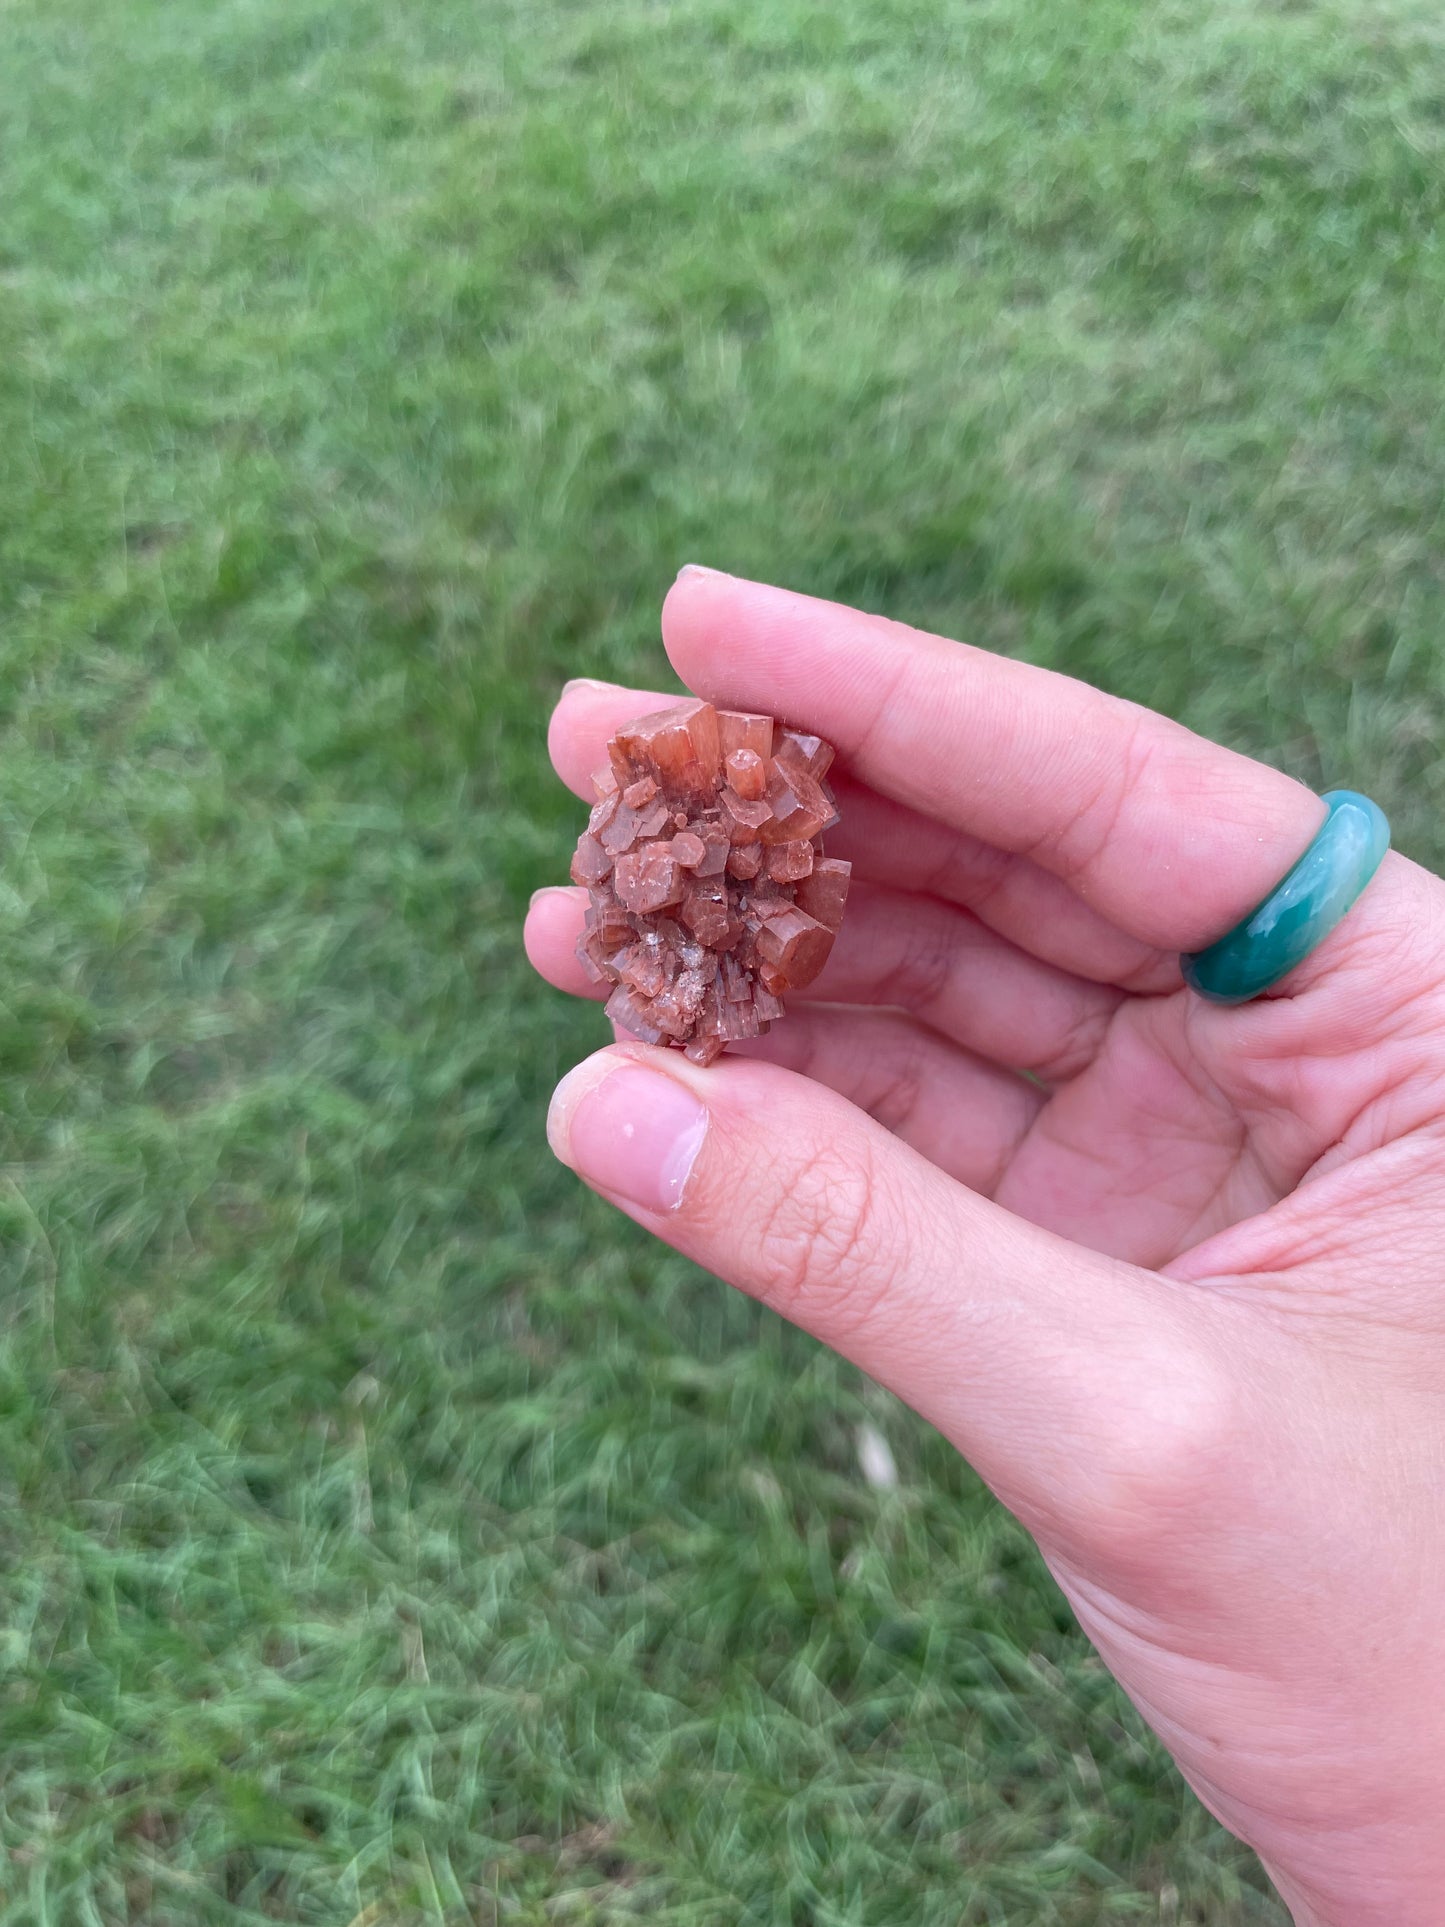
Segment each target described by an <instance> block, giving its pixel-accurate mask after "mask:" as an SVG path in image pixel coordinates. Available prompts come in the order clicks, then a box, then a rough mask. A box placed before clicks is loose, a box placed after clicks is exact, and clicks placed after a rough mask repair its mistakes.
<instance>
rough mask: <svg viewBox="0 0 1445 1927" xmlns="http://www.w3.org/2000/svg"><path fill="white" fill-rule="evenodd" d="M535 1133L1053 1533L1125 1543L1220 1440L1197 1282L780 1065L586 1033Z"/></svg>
mask: <svg viewBox="0 0 1445 1927" xmlns="http://www.w3.org/2000/svg"><path fill="white" fill-rule="evenodd" d="M548 1135H549V1137H550V1139H551V1142H552V1148H553V1149H554V1151H555V1152H556V1154H557V1156H558V1157H559V1158H561V1160H562V1161H563V1163H565V1164H568V1165H570V1166H571V1168H572V1169H573V1170H574V1171H576V1173H577V1174H578V1176H579V1177H581V1178H582V1179H584V1180H585V1182H586V1183H588V1184H589V1185H591V1186H592V1187H593V1189H594V1190H596V1191H599V1192H600V1193H601V1194H602V1195H603V1196H604V1197H606V1198H608V1199H610V1200H611V1202H613V1203H614V1204H616V1205H618V1206H620V1208H621V1209H622V1210H624V1211H626V1212H627V1213H628V1215H629V1216H630V1217H633V1218H635V1219H636V1220H637V1221H638V1222H639V1223H640V1224H643V1225H645V1226H646V1227H647V1228H648V1230H650V1231H653V1232H655V1233H656V1234H657V1235H658V1236H659V1237H661V1238H663V1239H665V1240H666V1241H667V1243H668V1244H670V1245H673V1246H674V1247H675V1248H676V1249H677V1250H679V1251H681V1252H683V1253H685V1254H686V1255H687V1256H688V1257H689V1258H693V1259H695V1260H696V1261H697V1262H698V1263H699V1264H701V1265H704V1266H706V1267H707V1268H708V1269H709V1270H710V1271H714V1272H716V1273H717V1274H718V1275H719V1276H721V1277H723V1278H725V1279H726V1280H727V1281H728V1282H729V1283H730V1284H733V1285H736V1286H738V1287H739V1288H740V1289H742V1290H743V1291H746V1292H748V1293H750V1294H751V1295H752V1296H754V1297H756V1298H759V1299H761V1300H762V1301H763V1303H764V1304H767V1305H769V1306H771V1307H772V1308H773V1309H774V1310H776V1311H778V1312H781V1313H782V1314H783V1316H784V1317H786V1318H789V1319H791V1320H793V1322H794V1323H796V1324H798V1325H801V1326H803V1327H804V1328H805V1329H806V1330H808V1331H810V1332H812V1333H813V1334H814V1335H815V1336H816V1337H818V1338H820V1339H821V1340H822V1341H823V1342H824V1343H825V1344H827V1345H830V1346H831V1347H833V1349H834V1350H836V1351H839V1352H841V1353H842V1354H843V1355H844V1356H845V1357H847V1358H850V1359H851V1360H853V1362H854V1363H855V1364H857V1365H860V1366H861V1367H862V1368H863V1369H864V1370H865V1371H867V1372H868V1373H870V1374H871V1375H872V1376H873V1377H875V1378H877V1379H878V1380H880V1381H881V1382H882V1383H883V1384H885V1385H887V1386H889V1387H890V1388H891V1389H892V1390H893V1391H895V1392H897V1393H898V1395H899V1396H900V1397H902V1398H903V1399H905V1400H906V1401H907V1402H908V1403H909V1404H910V1405H912V1406H913V1407H914V1408H915V1409H916V1410H917V1411H918V1412H920V1413H921V1414H922V1415H923V1416H924V1417H925V1418H926V1419H928V1420H929V1421H930V1422H931V1423H932V1424H934V1425H935V1426H937V1427H938V1429H939V1430H940V1431H941V1432H943V1433H944V1434H945V1436H947V1437H948V1438H949V1439H951V1440H952V1441H953V1442H954V1444H956V1445H957V1446H958V1447H959V1449H960V1450H961V1451H962V1452H964V1453H965V1454H966V1456H967V1457H968V1458H969V1459H970V1460H971V1461H972V1463H973V1464H974V1466H975V1467H976V1468H977V1470H978V1471H979V1472H980V1473H981V1474H982V1475H983V1477H984V1478H985V1479H987V1481H988V1482H989V1484H990V1485H991V1486H992V1487H993V1488H994V1490H995V1491H996V1492H997V1493H998V1495H999V1497H1000V1498H1002V1499H1003V1500H1004V1502H1005V1504H1007V1505H1008V1506H1009V1507H1010V1508H1011V1509H1012V1510H1013V1511H1014V1512H1016V1513H1018V1515H1019V1516H1020V1517H1021V1518H1022V1519H1023V1521H1024V1523H1025V1524H1026V1525H1028V1526H1029V1527H1030V1529H1031V1530H1033V1531H1035V1532H1037V1533H1039V1534H1041V1535H1045V1536H1047V1537H1048V1539H1049V1540H1050V1541H1051V1542H1052V1543H1053V1544H1054V1545H1055V1546H1056V1547H1059V1548H1060V1549H1062V1550H1065V1551H1069V1552H1077V1553H1079V1554H1082V1555H1085V1556H1087V1557H1089V1558H1090V1559H1091V1562H1092V1560H1093V1559H1094V1558H1095V1557H1096V1556H1097V1555H1098V1554H1099V1553H1100V1552H1104V1551H1106V1550H1107V1542H1108V1541H1110V1540H1118V1539H1122V1541H1123V1543H1122V1544H1121V1545H1120V1546H1119V1548H1118V1549H1119V1551H1120V1552H1125V1551H1127V1553H1128V1555H1129V1557H1130V1562H1131V1563H1132V1560H1133V1557H1134V1555H1136V1554H1137V1553H1138V1552H1139V1551H1141V1550H1142V1547H1141V1546H1140V1544H1139V1543H1138V1541H1139V1538H1140V1536H1141V1535H1143V1536H1144V1537H1146V1538H1148V1537H1150V1536H1151V1535H1153V1534H1155V1533H1156V1532H1157V1531H1158V1530H1159V1529H1160V1528H1161V1524H1162V1522H1164V1521H1167V1520H1170V1519H1176V1520H1179V1521H1180V1522H1181V1523H1183V1520H1184V1517H1185V1516H1186V1515H1188V1514H1190V1513H1193V1512H1195V1508H1194V1507H1193V1506H1191V1505H1190V1504H1189V1503H1187V1501H1188V1498H1189V1493H1190V1492H1191V1491H1193V1490H1195V1489H1198V1490H1200V1491H1203V1490H1205V1489H1207V1486H1208V1483H1209V1481H1210V1479H1211V1477H1212V1476H1213V1474H1214V1473H1215V1472H1216V1471H1217V1469H1218V1467H1217V1462H1216V1460H1215V1457H1214V1452H1215V1450H1216V1449H1218V1448H1222V1447H1223V1445H1224V1444H1225V1443H1226V1442H1227V1441H1228V1440H1229V1439H1231V1438H1234V1439H1236V1440H1237V1426H1236V1424H1235V1421H1234V1417H1233V1414H1232V1412H1231V1405H1232V1402H1233V1396H1234V1393H1233V1387H1234V1383H1235V1380H1234V1376H1233V1374H1231V1373H1230V1372H1229V1371H1228V1370H1226V1368H1225V1363H1226V1362H1225V1359H1224V1357H1223V1356H1222V1355H1221V1352H1220V1349H1219V1346H1218V1344H1217V1342H1216V1341H1217V1336H1218V1335H1217V1334H1216V1333H1214V1332H1212V1331H1211V1330H1210V1327H1209V1321H1208V1320H1207V1318H1206V1316H1205V1312H1204V1308H1205V1306H1206V1304H1207V1302H1208V1301H1206V1300H1204V1299H1203V1298H1202V1296H1201V1295H1200V1294H1198V1292H1197V1291H1193V1290H1191V1288H1189V1287H1187V1286H1180V1285H1177V1284H1174V1283H1172V1282H1171V1281H1169V1280H1167V1279H1164V1278H1161V1277H1158V1276H1157V1275H1156V1274H1154V1273H1150V1272H1144V1271H1140V1270H1138V1269H1137V1268H1135V1267H1133V1266H1130V1265H1125V1264H1121V1263H1118V1262H1116V1261H1115V1260H1113V1259H1110V1258H1107V1257H1103V1256H1101V1255H1099V1254H1098V1253H1096V1252H1091V1251H1087V1250H1085V1249H1083V1248H1082V1247H1081V1246H1078V1245H1074V1244H1071V1243H1069V1242H1067V1241H1066V1240H1064V1239H1062V1238H1059V1237H1056V1236H1054V1235H1053V1234H1052V1233H1050V1232H1046V1231H1041V1230H1039V1229H1038V1228H1037V1227H1036V1226H1033V1225H1030V1224H1027V1223H1026V1222H1024V1221H1023V1220H1022V1219H1020V1218H1016V1217H1014V1216H1013V1215H1012V1214H1011V1213H1009V1212H1007V1211H1004V1210H1002V1209H1001V1208H1000V1207H999V1206H997V1205H995V1204H992V1203H991V1202H989V1200H988V1199H986V1198H982V1197H980V1196H978V1195H977V1194H976V1193H974V1192H972V1191H969V1190H967V1189H966V1188H964V1187H963V1186H961V1185H958V1184H956V1183H954V1182H953V1180H951V1179H950V1178H947V1177H945V1176H944V1175H943V1173H942V1172H940V1171H938V1170H937V1169H936V1168H935V1167H934V1166H933V1165H931V1164H929V1163H928V1161H927V1160H926V1159H925V1158H923V1157H922V1156H920V1155H919V1154H918V1153H917V1152H915V1151H913V1150H911V1149H910V1148H909V1147H908V1146H907V1145H905V1144H902V1143H900V1142H899V1141H898V1140H897V1139H896V1138H894V1137H892V1136H890V1135H889V1133H888V1132H887V1131H885V1130H884V1129H883V1128H882V1126H881V1125H879V1124H877V1123H875V1122H874V1120H873V1119H872V1118H870V1117H868V1116H867V1115H866V1114H865V1113H864V1112H862V1111H859V1110H857V1109H855V1108H854V1107H853V1106H852V1105H850V1104H849V1103H847V1102H846V1101H845V1100H844V1099H843V1098H841V1097H839V1096H837V1094H836V1093H834V1092H832V1091H829V1090H826V1089H824V1088H823V1087H822V1086H820V1085H818V1084H814V1083H812V1082H811V1081H810V1080H808V1079H806V1078H803V1077H799V1076H796V1075H795V1074H794V1073H792V1072H790V1071H786V1070H784V1069H782V1068H781V1067H780V1066H778V1065H776V1064H769V1063H765V1062H761V1061H756V1060H748V1059H743V1058H736V1057H730V1058H725V1059H723V1060H721V1061H720V1062H719V1063H718V1064H716V1065H714V1066H712V1067H711V1068H710V1069H707V1070H700V1069H698V1068H697V1067H696V1066H695V1065H693V1064H691V1063H689V1062H688V1060H687V1059H686V1058H685V1057H683V1056H682V1054H681V1053H680V1052H677V1051H669V1050H660V1049H648V1048H647V1047H646V1046H642V1045H620V1046H617V1047H614V1048H612V1049H609V1050H604V1051H600V1052H598V1053H597V1055H596V1056H594V1057H591V1058H588V1059H587V1060H586V1061H585V1062H583V1063H582V1064H579V1065H578V1066H577V1068H576V1069H575V1070H573V1071H571V1072H570V1073H569V1074H568V1076H567V1077H565V1078H564V1079H563V1081H562V1083H561V1084H560V1085H559V1086H558V1088H557V1092H556V1094H555V1096H554V1098H553V1100H552V1108H551V1113H550V1115H549V1118H548ZM1185 1488H1188V1489H1187V1490H1186V1489H1185ZM1193 1523H1194V1524H1195V1525H1196V1527H1197V1516H1196V1517H1195V1519H1194V1521H1193Z"/></svg>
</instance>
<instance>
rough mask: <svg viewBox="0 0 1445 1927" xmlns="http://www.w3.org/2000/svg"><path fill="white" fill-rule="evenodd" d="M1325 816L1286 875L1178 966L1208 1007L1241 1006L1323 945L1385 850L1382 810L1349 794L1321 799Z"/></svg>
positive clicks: (1385, 823) (1387, 838)
mask: <svg viewBox="0 0 1445 1927" xmlns="http://www.w3.org/2000/svg"><path fill="white" fill-rule="evenodd" d="M1321 801H1322V802H1324V803H1325V804H1326V805H1327V806H1328V809H1329V814H1328V815H1327V816H1326V817H1325V820H1324V822H1323V823H1322V824H1321V825H1320V829H1319V833H1318V835H1317V836H1316V837H1315V840H1314V842H1313V843H1311V845H1310V846H1309V848H1308V849H1307V850H1306V851H1305V853H1304V855H1303V856H1302V857H1301V858H1300V860H1299V862H1298V863H1296V864H1295V866H1294V868H1293V869H1292V870H1291V871H1290V873H1289V875H1288V876H1286V877H1285V878H1284V880H1283V881H1282V882H1281V883H1279V884H1277V885H1276V887H1275V888H1274V889H1273V890H1271V891H1270V893H1269V895H1268V896H1267V897H1266V898H1265V900H1264V902H1263V903H1261V904H1259V905H1258V907H1257V908H1255V909H1253V910H1251V911H1250V913H1249V915H1248V916H1247V917H1245V918H1244V919H1243V920H1242V921H1241V922H1239V923H1237V924H1236V925H1235V926H1234V928H1233V929H1232V930H1230V931H1228V932H1227V933H1226V934H1225V935H1224V936H1222V937H1221V938H1220V939H1219V941H1218V943H1212V944H1210V946H1209V948H1208V949H1207V950H1196V951H1195V952H1194V953H1193V954H1192V955H1190V956H1183V957H1181V958H1180V959H1179V967H1180V969H1181V970H1182V971H1183V973H1184V981H1185V983H1187V984H1188V985H1189V987H1190V989H1191V990H1197V991H1198V992H1199V995H1200V996H1201V997H1207V998H1208V1000H1209V1002H1210V1003H1212V1004H1247V1003H1248V1002H1249V1000H1250V998H1251V997H1258V996H1259V994H1260V992H1261V991H1264V990H1268V989H1269V987H1270V985H1271V984H1277V983H1278V982H1279V980H1280V978H1281V977H1287V976H1288V975H1289V973H1290V971H1292V970H1293V969H1294V967H1295V965H1296V964H1299V963H1303V962H1304V960H1305V958H1306V957H1307V956H1308V955H1309V954H1310V952H1311V951H1312V950H1315V949H1317V948H1318V947H1319V945H1320V944H1322V943H1323V942H1324V940H1325V938H1326V937H1327V936H1328V935H1329V934H1330V932H1331V931H1332V930H1333V929H1334V927H1335V925H1336V924H1337V923H1338V922H1339V921H1340V918H1341V917H1343V916H1344V914H1345V912H1346V911H1347V910H1349V909H1350V907H1351V906H1352V904H1353V903H1354V902H1355V900H1356V899H1357V898H1358V896H1359V894H1360V892H1361V891H1362V890H1363V889H1364V887H1365V885H1366V884H1367V883H1368V882H1369V880H1370V878H1371V877H1372V876H1373V875H1374V874H1375V872H1376V870H1378V869H1379V867H1380V863H1381V861H1382V859H1383V857H1384V854H1385V852H1386V850H1388V849H1389V847H1390V825H1389V823H1388V821H1387V820H1386V817H1385V813H1384V811H1383V810H1382V809H1381V808H1380V806H1379V805H1378V804H1377V803H1372V802H1371V801H1370V799H1369V797H1368V796H1361V795H1359V794H1358V793H1357V792H1356V791H1355V790H1331V791H1330V792H1329V794H1328V795H1327V796H1324V797H1322V798H1321Z"/></svg>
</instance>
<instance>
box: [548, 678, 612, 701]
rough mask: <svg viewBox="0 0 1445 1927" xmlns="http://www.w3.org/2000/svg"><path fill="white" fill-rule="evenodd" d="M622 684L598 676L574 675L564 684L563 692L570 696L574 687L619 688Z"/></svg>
mask: <svg viewBox="0 0 1445 1927" xmlns="http://www.w3.org/2000/svg"><path fill="white" fill-rule="evenodd" d="M620 687H621V684H619V683H615V682H602V681H600V680H599V679H598V678H597V677H596V676H573V677H571V678H570V680H568V681H567V682H564V683H563V685H562V694H563V695H564V696H570V695H571V693H572V691H573V690H574V689H618V688H620Z"/></svg>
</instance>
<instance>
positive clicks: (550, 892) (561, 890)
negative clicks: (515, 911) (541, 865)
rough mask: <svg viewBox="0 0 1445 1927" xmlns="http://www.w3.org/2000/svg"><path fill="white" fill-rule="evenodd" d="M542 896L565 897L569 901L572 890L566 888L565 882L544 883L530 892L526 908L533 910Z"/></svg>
mask: <svg viewBox="0 0 1445 1927" xmlns="http://www.w3.org/2000/svg"><path fill="white" fill-rule="evenodd" d="M543 897H566V898H567V900H568V901H569V903H570V901H571V899H572V892H571V891H570V890H569V889H568V888H567V885H566V884H565V883H544V884H543V885H542V887H541V889H540V890H534V891H533V892H532V895H531V900H530V901H529V902H528V904H527V908H528V909H529V910H534V909H535V908H536V907H537V905H538V904H539V903H540V902H541V900H542V898H543Z"/></svg>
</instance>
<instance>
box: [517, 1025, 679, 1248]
mask: <svg viewBox="0 0 1445 1927" xmlns="http://www.w3.org/2000/svg"><path fill="white" fill-rule="evenodd" d="M599 1068H601V1069H602V1075H601V1078H600V1079H599V1077H598V1070H599ZM706 1135H707V1112H706V1110H704V1108H703V1106H702V1105H701V1104H699V1103H698V1101H697V1099H696V1098H695V1097H694V1096H693V1095H692V1093H691V1092H690V1091H686V1090H684V1089H683V1087H682V1086H681V1084H677V1083H674V1081H673V1080H672V1078H670V1077H666V1076H664V1075H663V1074H662V1073H661V1072H660V1071H648V1070H643V1069H642V1068H641V1066H640V1065H636V1064H624V1065H622V1067H621V1068H620V1069H616V1070H609V1069H606V1068H605V1060H604V1065H603V1066H599V1063H598V1060H597V1059H596V1058H590V1059H589V1060H588V1061H587V1062H586V1063H585V1064H579V1065H578V1066H577V1068H576V1070H574V1071H569V1072H568V1073H567V1075H566V1076H565V1077H564V1078H563V1079H562V1082H561V1083H560V1084H559V1085H558V1086H557V1089H556V1090H555V1091H554V1092H553V1095H552V1104H551V1108H550V1110H549V1111H548V1113H547V1140H548V1142H549V1143H550V1144H551V1146H552V1149H553V1151H554V1152H555V1153H556V1155H557V1156H558V1157H559V1158H560V1159H561V1160H562V1162H563V1164H566V1165H569V1166H570V1167H571V1169H572V1170H574V1171H575V1172H576V1173H577V1175H578V1177H579V1178H585V1179H586V1181H587V1182H588V1184H591V1185H595V1186H596V1188H597V1189H598V1190H599V1191H610V1192H611V1193H612V1195H613V1196H614V1197H618V1198H625V1199H626V1200H627V1202H628V1203H629V1204H635V1205H638V1206H640V1207H641V1209H642V1210H644V1211H661V1212H666V1211H675V1210H676V1209H677V1207H678V1205H679V1204H681V1202H682V1198H683V1193H684V1191H685V1189H686V1187H687V1181H688V1178H689V1176H690V1175H691V1173H692V1168H693V1166H694V1164H696V1162H697V1155H698V1152H699V1151H700V1150H701V1149H702V1142H703V1139H704V1137H705V1136H706Z"/></svg>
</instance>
